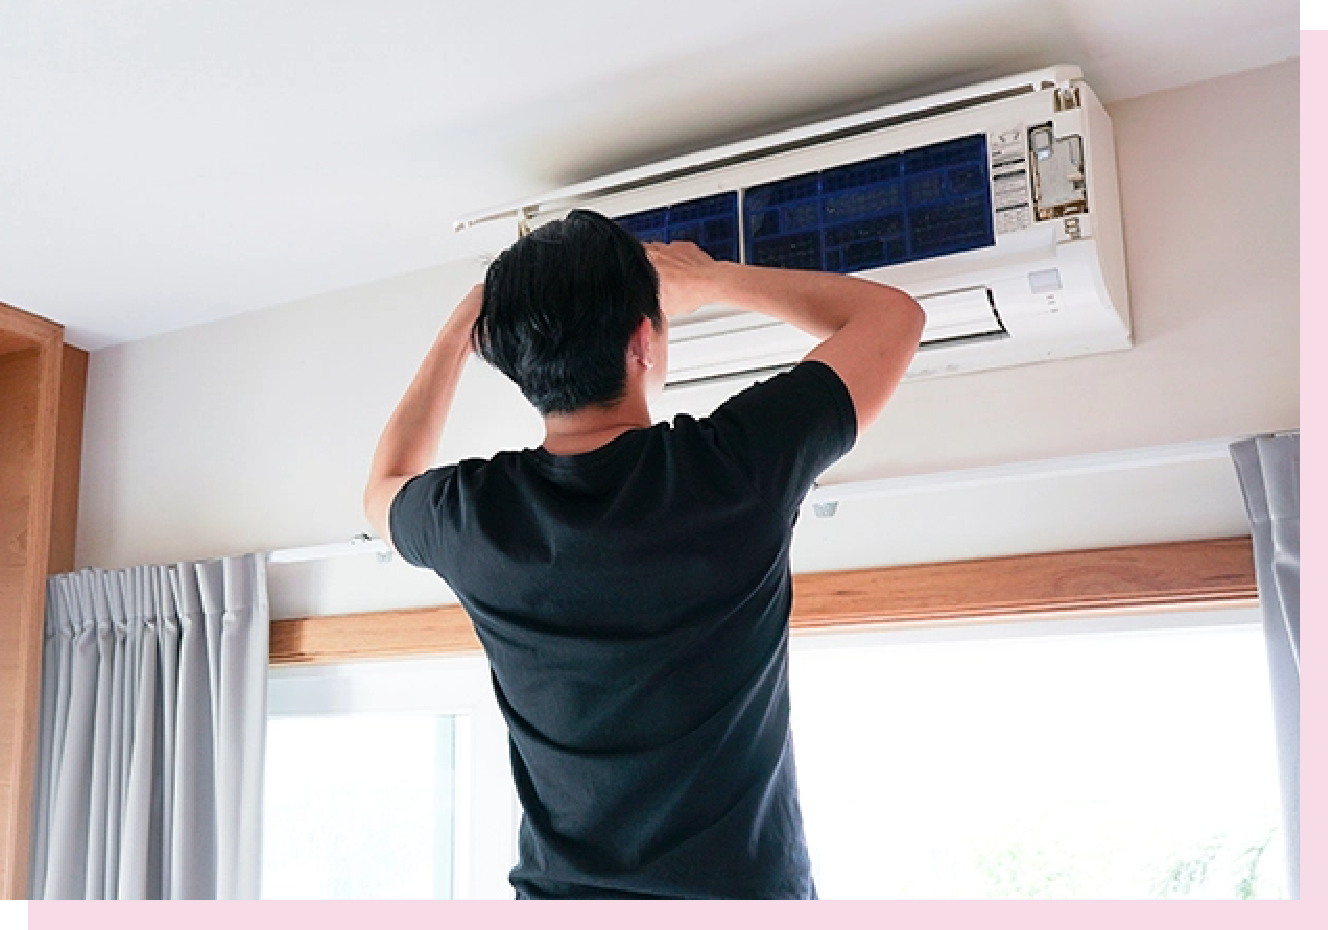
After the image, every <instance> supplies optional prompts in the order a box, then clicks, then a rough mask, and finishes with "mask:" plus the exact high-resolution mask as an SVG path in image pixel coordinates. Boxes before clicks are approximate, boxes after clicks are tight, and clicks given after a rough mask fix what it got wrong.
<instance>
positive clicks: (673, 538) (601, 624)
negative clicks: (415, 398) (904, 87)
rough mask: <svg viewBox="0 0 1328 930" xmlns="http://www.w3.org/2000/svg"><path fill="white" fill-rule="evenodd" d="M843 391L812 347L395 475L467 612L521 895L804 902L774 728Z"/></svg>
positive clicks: (842, 425)
mask: <svg viewBox="0 0 1328 930" xmlns="http://www.w3.org/2000/svg"><path fill="white" fill-rule="evenodd" d="M855 435H856V425H855V419H854V411H853V406H852V401H851V400H850V398H849V395H848V393H847V391H846V389H845V388H844V385H843V384H842V382H841V381H840V380H839V379H838V378H837V377H836V375H835V374H834V372H833V371H832V370H831V369H830V368H828V367H827V366H825V365H822V364H819V363H815V362H813V363H807V364H804V365H802V366H799V367H798V368H797V369H795V370H794V371H793V372H791V373H789V374H787V375H783V376H779V377H777V378H774V379H772V380H771V381H769V382H766V383H765V384H763V385H759V386H757V387H755V388H753V389H750V390H748V391H747V392H744V393H743V394H741V395H739V396H738V397H736V398H733V399H732V400H730V401H729V402H728V403H726V404H725V405H723V406H722V407H721V408H719V410H717V411H716V412H715V414H714V415H713V416H712V417H710V418H707V419H705V420H701V421H695V420H692V419H691V418H688V417H680V418H679V419H678V420H676V421H675V423H674V424H673V425H665V424H657V425H656V426H653V427H651V428H649V429H639V430H632V431H629V432H626V433H624V434H623V435H621V436H620V437H618V438H617V439H615V440H614V441H613V442H611V443H609V444H607V445H604V446H602V447H600V448H598V449H596V450H594V451H592V452H588V453H584V454H581V455H561V456H559V455H551V454H549V453H547V452H545V451H544V450H542V449H540V450H527V451H524V452H520V453H505V454H502V455H499V456H497V457H495V458H494V459H493V460H491V461H487V462H481V461H473V460H472V461H465V462H461V463H459V464H458V465H456V466H449V467H447V468H443V469H436V470H434V471H431V472H428V473H426V474H425V475H422V476H420V477H418V478H416V479H415V480H413V481H412V482H410V483H409V484H407V485H406V486H405V487H404V488H403V489H402V491H401V493H400V494H399V495H398V497H397V499H396V502H395V503H394V504H393V507H392V517H391V521H392V524H391V533H392V538H393V540H394V542H395V544H396V546H397V548H398V550H399V551H400V552H401V553H402V555H403V556H404V557H405V558H407V559H408V560H409V561H411V562H414V563H415V564H420V565H425V566H427V567H430V568H433V569H435V570H436V571H438V572H439V573H440V574H441V575H443V577H444V578H446V579H447V581H448V582H449V584H450V585H451V586H452V588H453V589H454V590H455V591H456V593H457V594H458V596H459V597H460V599H461V600H462V602H463V604H465V606H466V607H467V609H468V611H469V612H470V615H471V617H472V618H473V619H474V621H475V625H476V630H477V632H478V633H479V636H480V638H481V640H482V642H483V643H484V646H485V650H486V652H487V654H488V656H489V659H490V662H491V664H492V666H493V671H494V681H495V688H496V691H497V694H498V699H499V703H500V705H501V707H502V709H503V712H504V714H505V716H506V717H507V721H508V725H509V731H510V734H511V743H512V761H513V771H514V775H515V778H516V782H517V788H518V791H519V793H520V795H521V801H522V805H523V807H524V809H525V819H524V821H523V825H522V832H521V861H520V863H519V864H518V866H517V868H516V869H515V870H514V872H513V875H512V880H513V883H514V885H515V886H516V887H517V890H518V893H519V894H520V895H522V896H526V897H546V896H581V897H594V896H605V897H616V896H636V895H646V896H665V897H743V898H757V897H794V898H805V897H812V896H814V890H813V886H812V883H811V874H810V866H809V863H808V859H807V853H806V847H805V843H804V840H803V832H802V820H801V814H800V811H799V808H798V801H797V788H796V779H795V774H794V768H793V756H792V745H791V742H790V740H789V730H788V711H789V705H788V677H787V675H788V667H787V661H788V656H787V639H788V612H789V605H790V600H791V593H790V587H789V569H788V547H789V541H790V535H791V530H792V525H793V521H794V519H795V517H796V514H797V508H798V505H799V503H800V501H801V500H802V497H803V495H804V494H805V493H806V491H807V489H808V487H809V486H810V484H811V482H812V481H813V480H814V479H815V478H816V476H817V475H818V474H819V473H820V472H821V471H822V470H823V469H824V468H825V467H826V466H828V465H829V464H830V463H831V462H832V461H834V460H835V459H836V458H838V457H839V456H840V455H842V454H843V453H844V452H846V451H847V450H848V448H849V447H850V446H851V445H852V443H853V440H854V438H855Z"/></svg>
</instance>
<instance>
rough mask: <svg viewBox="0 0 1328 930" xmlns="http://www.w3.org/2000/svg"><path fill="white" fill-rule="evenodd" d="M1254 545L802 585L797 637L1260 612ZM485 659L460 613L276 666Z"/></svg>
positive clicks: (1101, 552) (891, 570) (350, 621)
mask: <svg viewBox="0 0 1328 930" xmlns="http://www.w3.org/2000/svg"><path fill="white" fill-rule="evenodd" d="M1258 600H1259V593H1258V587H1257V585H1256V582H1255V573H1254V548H1253V543H1252V541H1251V539H1250V537H1248V536H1239V537H1232V538H1226V539H1210V540H1198V541H1192V542H1175V543H1156V544H1151V545H1142V546H1118V547H1112V548H1104V549H1087V550H1074V551H1065V552H1045V553H1036V554H1032V555H1015V556H1002V557H999V558H987V559H973V560H968V561H959V562H941V563H933V564H927V565H902V566H892V567H888V568H869V569H859V570H854V571H838V572H817V573H809V574H799V575H794V577H793V611H792V615H791V617H790V620H789V625H790V627H791V629H792V632H793V634H794V635H801V634H805V633H811V632H815V631H827V630H835V631H846V630H852V629H881V628H889V627H895V626H899V625H910V626H913V625H932V624H942V623H943V624H953V623H969V622H982V621H988V622H990V621H999V620H1002V619H1014V618H1019V619H1027V618H1030V617H1042V618H1048V619H1055V618H1063V617H1067V616H1082V615H1087V614H1103V613H1123V612H1139V611H1159V610H1176V609H1212V608H1224V607H1249V606H1253V605H1257V604H1258ZM478 651H480V644H479V640H478V639H476V637H475V633H474V630H473V628H472V626H471V623H470V618H469V617H468V616H467V615H466V612H465V611H464V610H463V609H462V608H461V607H460V606H458V605H455V604H449V605H444V606H440V607H425V608H417V609H410V610H390V611H380V612H375V613H361V614H345V615H341V616H333V617H302V618H295V619H289V620H276V621H273V623H272V628H271V648H270V655H271V664H272V665H273V666H275V667H280V666H291V665H307V664H326V663H333V662H346V661H353V660H356V659H386V658H404V657H411V656H415V657H419V656H440V655H465V654H474V653H476V652H478Z"/></svg>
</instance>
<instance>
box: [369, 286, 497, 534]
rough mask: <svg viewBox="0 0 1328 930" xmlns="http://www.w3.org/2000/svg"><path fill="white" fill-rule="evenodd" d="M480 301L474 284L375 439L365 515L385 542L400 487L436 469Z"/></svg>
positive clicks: (481, 290) (481, 293) (481, 297)
mask: <svg viewBox="0 0 1328 930" xmlns="http://www.w3.org/2000/svg"><path fill="white" fill-rule="evenodd" d="M483 302H484V288H483V285H479V284H477V285H475V287H473V288H471V290H470V293H468V294H467V295H466V296H465V297H463V298H462V300H461V303H459V304H457V306H456V309H455V310H453V311H452V315H451V316H450V317H448V320H447V322H446V323H444V324H443V328H442V329H441V330H439V331H438V336H437V338H436V339H434V342H433V346H432V347H431V348H430V349H429V354H428V355H426V356H425V357H424V361H423V363H421V365H420V369H419V371H417V372H416V373H415V378H414V379H413V380H412V381H411V382H410V387H408V388H406V393H405V395H404V396H403V397H402V398H401V402H400V403H399V404H397V408H396V410H394V411H393V412H392V417H391V419H389V420H388V421H387V426H386V427H385V428H384V429H383V435H382V438H381V439H379V440H378V449H377V451H376V452H375V453H374V458H373V465H372V466H371V467H370V469H369V481H368V483H367V484H366V485H365V487H364V514H365V516H367V517H368V518H369V522H370V523H371V524H372V525H373V528H374V529H375V530H377V531H378V535H379V536H380V537H381V538H382V539H385V540H387V541H388V542H391V535H390V527H389V521H388V513H389V511H390V509H391V507H392V500H393V499H394V498H395V497H396V496H397V492H398V491H400V490H401V486H402V485H404V484H405V483H406V482H407V481H409V480H410V479H411V478H414V477H415V476H416V475H418V474H421V473H423V472H425V471H428V469H429V468H430V467H431V466H432V465H433V464H434V462H433V457H434V455H435V454H436V453H437V451H438V440H439V439H441V438H442V435H443V426H444V425H445V424H446V423H447V414H448V412H449V411H450V410H451V409H452V398H453V397H455V396H456V388H457V383H458V382H459V381H460V380H461V371H462V369H463V368H464V367H465V365H466V359H467V358H469V357H470V352H471V342H470V331H471V328H472V327H473V326H474V325H475V319H476V317H477V316H479V312H480V306H481V305H482V304H483Z"/></svg>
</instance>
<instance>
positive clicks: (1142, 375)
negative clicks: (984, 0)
mask: <svg viewBox="0 0 1328 930" xmlns="http://www.w3.org/2000/svg"><path fill="white" fill-rule="evenodd" d="M1298 106H1299V68H1298V62H1289V63H1286V64H1282V65H1278V66H1274V67H1271V68H1265V69H1260V70H1257V71H1253V72H1247V73H1245V74H1241V75H1235V76H1231V77H1225V78H1220V79H1217V80H1213V81H1208V82H1205V83H1203V84H1199V85H1195V86H1193V87H1189V88H1184V89H1180V90H1175V91H1168V92H1165V93H1161V94H1156V95H1153V96H1149V97H1144V98H1139V99H1137V100H1132V101H1126V102H1122V103H1118V104H1116V105H1113V106H1112V107H1110V108H1109V110H1110V112H1111V114H1112V117H1113V119H1114V122H1115V131H1116V136H1117V149H1118V159H1119V168H1120V183H1121V191H1122V200H1123V214H1124V221H1125V235H1126V250H1127V263H1128V272H1129V277H1130V293H1131V302H1132V307H1133V316H1134V324H1135V331H1136V334H1137V346H1136V347H1135V348H1134V349H1132V350H1130V351H1128V352H1124V353H1116V354H1112V355H1104V356H1098V357H1093V358H1085V359H1075V360H1067V361H1058V362H1052V363H1047V364H1042V365H1034V366H1028V367H1024V368H1017V369H1009V370H1005V371H998V372H990V373H983V374H975V375H967V376H961V377H956V378H950V379H942V380H936V381H928V382H919V383H914V384H908V385H905V386H904V387H903V388H901V390H900V392H899V394H898V395H897V398H896V400H895V401H894V402H893V403H892V406H891V407H890V409H889V410H888V411H887V413H886V415H885V416H884V417H883V418H882V420H881V421H880V422H878V423H877V424H876V425H875V426H874V427H873V428H872V429H871V430H870V431H868V432H867V433H866V434H865V435H864V436H863V437H862V439H861V441H860V443H859V445H858V448H857V449H855V450H854V452H853V453H852V454H850V455H849V456H848V457H847V458H846V459H845V460H844V461H843V462H842V463H840V464H839V465H837V466H836V467H835V468H834V469H832V471H831V472H830V473H829V474H827V475H826V476H825V480H826V481H838V480H853V479H863V478H875V477H888V476H897V475H912V474H922V473H930V472H943V471H949V470H953V469H961V468H969V467H974V466H982V465H993V464H1001V463H1007V462H1021V461H1028V460H1036V459H1043V458H1049V457H1056V456H1065V455H1075V454H1080V453H1087V452H1100V451H1104V450H1112V449H1132V448H1138V447H1145V446H1155V445H1161V444H1169V443H1177V442H1184V441H1189V440H1196V439H1210V438H1217V437H1226V436H1236V435H1244V434H1249V433H1255V432H1263V431H1272V430H1280V429H1288V428H1295V427H1297V426H1298V425H1299V418H1300V408H1299V369H1298V357H1299V294H1298V279H1299V268H1298V229H1299V217H1298V199H1299V188H1298V145H1299V131H1298ZM480 273H481V268H480V265H479V264H478V263H460V264H453V265H447V266H441V267H438V268H433V269H429V270H426V271H421V272H419V273H416V274H412V275H407V276H403V277H399V278H394V279H391V280H388V281H383V282H378V283H376V284H371V285H367V286H364V287H360V288H356V289H353V290H349V291H344V292H339V293H336V294H330V295H324V296H320V297H314V298H311V299H308V300H304V301H300V302H297V303H293V304H289V305H285V306H281V307H276V308H272V309H268V310H263V311H259V312H256V313H251V314H248V315H245V316H242V317H236V318H231V319H228V320H224V321H221V322H218V323H215V324H211V325H208V326H203V327H198V328H194V329H190V330H184V331H180V332H177V333H172V334H167V335H164V336H159V337H155V338H152V339H146V340H142V341H139V342H134V343H129V344H126V345H122V346H117V347H114V348H110V349H105V350H102V351H100V352H97V353H95V354H94V355H93V357H92V363H91V372H90V382H89V391H88V409H87V427H86V432H85V465H84V471H83V485H82V497H81V510H80V521H81V524H80V532H79V543H78V555H77V559H78V564H79V565H99V566H107V567H110V566H119V565H126V564H133V563H138V562H155V561H164V560H173V559H189V558H200V557H206V556H211V555H219V554H225V553H231V552H240V551H250V550H258V549H270V548H274V547H284V546H293V545H307V544H315V543H324V542H333V541H339V540H344V539H347V538H349V537H350V536H351V535H353V534H355V533H358V532H363V531H367V530H368V526H367V524H366V523H365V521H364V520H363V518H362V516H361V515H360V503H359V501H360V488H361V482H362V479H363V476H364V474H365V471H366V469H367V467H368V462H369V457H370V454H371V452H372V448H373V445H374V442H375V440H376V438H377V433H378V430H379V429H380V428H381V425H382V423H383V421H384V420H385V419H386V417H387V415H388V413H389V412H390V410H391V408H392V405H393V404H394V403H395V400H396V398H397V396H398V395H399V394H400V392H401V391H402V389H403V388H404V387H405V385H406V383H407V381H408V380H409V378H410V376H411V374H412V373H413V370H414V366H415V365H416V364H417V363H418V361H419V359H420V357H421V356H422V355H423V352H424V351H425V349H426V347H427V345H428V342H429V340H430V339H431V338H432V335H433V333H434V331H435V329H436V328H437V326H438V325H439V323H440V322H441V320H442V319H443V318H444V316H445V315H446V313H447V311H448V309H449V308H450V307H451V305H452V304H453V303H454V302H455V301H456V300H457V299H458V298H459V297H460V296H461V295H462V294H463V293H464V291H465V289H466V288H467V287H468V286H469V285H470V284H471V283H472V282H473V281H475V280H478V277H479V275H480ZM539 440H540V431H539V424H538V420H537V419H536V418H535V416H534V414H533V413H532V412H531V411H530V410H529V408H527V407H526V406H525V405H524V402H523V401H522V400H521V398H520V396H519V395H518V394H517V393H516V391H515V389H513V388H512V387H511V386H510V385H508V384H507V383H506V382H505V381H504V380H503V379H502V378H501V377H500V376H498V375H496V374H495V373H493V372H492V371H490V370H488V369H486V368H484V367H483V366H482V365H479V364H478V363H476V364H473V365H472V368H471V369H470V370H469V371H468V372H467V374H466V376H465V378H464V379H463V383H462V387H461V390H460V393H459V395H458V400H457V407H456V409H455V413H454V417H453V420H452V423H451V425H450V426H449V429H448V431H447V434H446V435H445V437H444V440H443V445H442V448H441V449H440V460H447V459H455V458H457V457H460V456H466V455H485V454H489V453H491V452H493V451H495V450H496V449H498V448H501V447H503V446H506V445H529V444H535V443H538V442H539ZM1244 531H1245V524H1244V516H1243V511H1242V509H1241V503H1240V499H1239V491H1238V488H1237V486H1236V483H1235V479H1234V475H1233V473H1232V471H1231V469H1230V466H1229V465H1228V464H1227V463H1225V462H1222V461H1217V462H1208V463H1200V464H1190V465H1183V466H1174V467H1169V468H1153V469H1143V470H1137V471H1131V472H1122V473H1107V474H1099V475H1091V476H1078V477H1062V478H1047V479H1045V480H1030V481H1024V482H1018V483H1015V484H1007V485H1001V486H993V487H977V488H967V489H962V490H955V489H941V490H934V491H931V492H923V493H917V494H912V495H904V496H899V497H891V498H883V499H880V500H873V501H863V502H857V503H853V504H851V505H850V504H845V505H843V506H841V508H840V512H839V514H838V515H837V516H836V517H835V518H834V519H832V520H813V519H810V517H806V518H804V519H803V521H802V524H801V526H800V528H799V531H798V535H797V538H796V540H795V548H794V560H795V567H796V568H797V569H799V570H814V569H826V568H839V567H856V566H861V565H873V564H897V563H905V562H921V561H933V560H942V559H951V558H966V557H972V556H979V555H992V554H1002V553H1014V552H1027V551H1037V550H1043V549H1057V548H1081V547H1088V546H1094V545H1116V544H1128V543H1142V542H1156V541H1165V540H1172V539H1187V538H1204V537H1211V536H1220V535H1228V534H1236V533H1241V532H1244ZM442 599H449V596H448V594H447V592H446V590H445V589H444V588H443V587H442V586H441V584H440V583H438V582H437V581H436V580H435V579H433V578H431V577H429V576H425V575H423V573H420V572H416V571H414V570H411V569H408V568H404V567H402V566H400V565H399V564H389V565H380V564H378V563H377V562H376V561H375V560H374V559H372V558H371V557H363V556H360V557H352V558H347V559H339V560H335V561H332V562H326V563H322V564H319V565H312V566H305V567H302V568H279V569H274V572H273V600H274V603H275V604H276V606H277V609H278V612H279V613H287V614H289V613H307V612H329V613H331V612H341V611H345V610H357V609H373V608H385V607H393V606H405V605H409V604H423V603H433V602H437V601H439V600H442Z"/></svg>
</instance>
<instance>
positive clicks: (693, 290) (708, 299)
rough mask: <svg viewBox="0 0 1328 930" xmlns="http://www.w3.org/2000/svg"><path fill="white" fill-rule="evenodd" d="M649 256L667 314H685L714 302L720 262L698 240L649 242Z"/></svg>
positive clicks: (662, 307)
mask: <svg viewBox="0 0 1328 930" xmlns="http://www.w3.org/2000/svg"><path fill="white" fill-rule="evenodd" d="M646 256H647V257H648V258H649V259H650V263H651V264H652V265H654V266H655V271H656V272H657V273H658V274H659V308H660V310H661V311H663V313H664V315H665V316H666V317H669V318H670V319H672V318H673V317H678V316H683V315H685V314H688V313H691V312H692V311H693V310H695V309H696V308H697V307H703V306H705V305H706V304H709V303H714V302H715V299H716V295H715V272H716V269H717V268H718V266H719V264H720V263H719V262H717V261H715V260H714V259H713V258H711V257H710V256H709V255H707V254H706V253H705V252H703V251H701V249H700V247H699V246H697V244H696V243H695V242H685V241H679V242H670V243H668V244H667V245H665V244H664V243H662V242H648V243H646Z"/></svg>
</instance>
